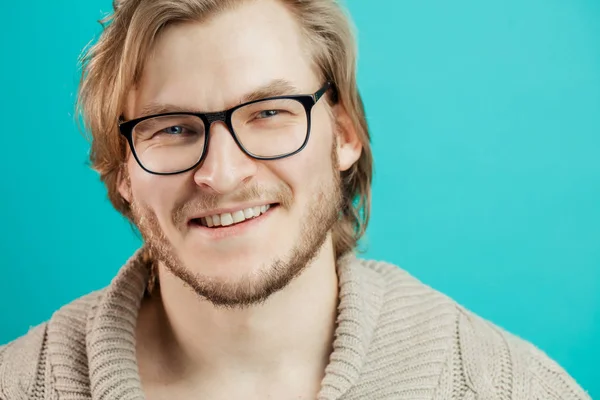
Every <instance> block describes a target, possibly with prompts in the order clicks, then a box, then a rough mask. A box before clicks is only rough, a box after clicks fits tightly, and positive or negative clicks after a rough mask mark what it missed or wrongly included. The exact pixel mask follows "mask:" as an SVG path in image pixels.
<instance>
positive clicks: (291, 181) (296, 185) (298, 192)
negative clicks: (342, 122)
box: [273, 124, 333, 197]
mask: <svg viewBox="0 0 600 400" xmlns="http://www.w3.org/2000/svg"><path fill="white" fill-rule="evenodd" d="M323 125H324V126H325V127H324V128H321V129H320V130H319V129H316V125H314V127H315V129H313V131H312V132H311V137H310V140H309V141H308V144H307V145H306V147H305V148H304V150H302V151H301V152H300V153H298V154H296V155H293V156H291V157H288V158H284V159H282V160H279V161H275V162H273V163H274V164H273V166H274V169H275V170H276V171H277V172H276V173H277V174H278V175H279V177H280V179H282V180H283V181H284V182H286V183H287V184H288V185H290V187H291V188H292V191H293V192H294V196H295V197H304V196H305V195H310V194H311V193H314V192H315V191H316V190H321V189H322V186H323V184H324V183H325V182H329V181H330V179H331V178H330V177H331V174H332V171H333V163H332V157H331V154H332V153H331V152H332V146H333V136H332V134H331V133H330V131H328V129H331V128H330V127H329V126H328V125H326V124H323Z"/></svg>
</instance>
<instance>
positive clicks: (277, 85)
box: [137, 79, 300, 118]
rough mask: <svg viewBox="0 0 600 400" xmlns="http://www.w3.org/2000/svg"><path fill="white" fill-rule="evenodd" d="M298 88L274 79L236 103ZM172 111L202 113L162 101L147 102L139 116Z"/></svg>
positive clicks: (290, 91) (289, 93)
mask: <svg viewBox="0 0 600 400" xmlns="http://www.w3.org/2000/svg"><path fill="white" fill-rule="evenodd" d="M299 93H300V92H299V90H298V88H297V87H296V86H294V85H293V84H292V83H290V82H289V81H287V80H285V79H274V80H272V81H271V82H269V83H267V84H266V85H263V86H259V87H258V88H256V89H255V90H253V91H252V92H250V93H247V94H245V95H243V96H242V97H241V98H240V99H239V101H238V103H237V105H239V104H244V103H248V102H251V101H255V100H261V99H265V98H267V97H276V96H286V95H296V94H299ZM173 112H182V113H184V112H186V113H187V112H191V113H203V112H205V111H200V110H197V109H191V108H189V107H182V106H178V105H175V104H162V103H148V104H146V105H145V106H144V107H142V110H141V113H140V115H139V117H137V118H142V117H146V116H148V115H156V114H166V113H173Z"/></svg>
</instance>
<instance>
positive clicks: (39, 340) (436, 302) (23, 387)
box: [0, 252, 590, 400]
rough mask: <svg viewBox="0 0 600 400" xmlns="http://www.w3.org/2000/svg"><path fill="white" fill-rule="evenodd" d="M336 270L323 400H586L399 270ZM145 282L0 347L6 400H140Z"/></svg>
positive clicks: (133, 275)
mask: <svg viewBox="0 0 600 400" xmlns="http://www.w3.org/2000/svg"><path fill="white" fill-rule="evenodd" d="M337 269H338V277H339V289H340V290H339V306H338V317H337V326H336V331H335V338H334V342H333V352H332V354H331V356H330V362H329V365H328V366H327V368H326V370H325V377H324V378H323V381H322V385H321V390H320V392H319V394H318V397H317V398H318V399H319V400H326V399H328V400H333V399H343V400H359V399H361V400H365V399H367V400H375V399H411V400H415V399H437V400H441V399H469V400H471V399H473V400H474V399H514V400H517V399H573V400H575V399H582V400H583V399H588V400H589V399H590V398H589V396H588V395H587V394H586V393H585V392H584V391H583V390H582V389H581V388H580V387H579V386H578V385H577V384H576V383H575V382H574V381H573V380H572V379H571V378H570V377H569V376H568V375H567V373H566V372H565V371H564V370H563V369H561V368H560V367H559V366H558V365H557V364H556V363H554V362H553V361H551V360H550V359H549V358H548V357H547V356H546V355H545V354H543V353H542V352H541V351H540V350H538V349H537V348H535V347H534V346H533V345H531V344H529V343H527V342H525V341H523V340H521V339H519V338H517V337H515V336H513V335H511V334H509V333H507V332H505V331H503V330H502V329H500V328H498V327H496V326H494V325H492V324H491V323H489V322H487V321H485V320H483V319H482V318H479V317H478V316H476V315H474V314H472V313H470V312H469V311H467V310H465V309H464V308H463V307H461V306H459V305H458V304H456V303H455V302H453V301H452V300H451V299H449V298H447V297H446V296H444V295H442V294H440V293H438V292H436V291H435V290H433V289H431V288H429V287H427V286H425V285H424V284H422V283H420V282H419V281H417V280H416V279H414V278H413V277H411V276H410V275H409V274H408V273H406V272H405V271H403V270H401V269H400V268H398V267H396V266H393V265H390V264H387V263H382V262H374V261H365V260H361V259H358V258H356V257H353V256H351V257H347V258H345V259H344V261H343V262H340V263H339V264H338V268H337ZM147 278H148V268H147V266H146V265H145V264H144V263H143V262H142V260H141V256H140V252H138V253H136V255H134V256H133V257H132V258H131V259H130V260H129V261H128V263H127V264H126V265H125V266H124V267H123V268H122V269H121V270H120V272H119V273H118V275H117V276H116V277H115V278H114V280H113V281H112V283H111V284H110V285H109V286H108V287H107V288H105V289H103V290H101V291H98V292H94V293H92V294H89V295H87V296H85V297H83V298H81V299H78V300H76V301H74V302H73V303H71V304H69V305H66V306H65V307H63V308H62V309H60V310H59V311H57V312H56V313H55V314H54V315H53V316H52V318H51V319H50V320H49V321H48V322H46V323H44V324H42V325H40V326H38V327H36V328H33V329H32V330H31V331H30V332H29V333H28V334H27V335H25V336H23V337H21V338H19V339H17V340H15V341H13V342H11V343H9V344H8V345H5V346H3V347H0V399H2V400H21V399H23V400H24V399H34V400H37V399H40V400H41V399H47V400H57V399H61V400H75V399H78V400H80V399H81V400H83V399H98V400H100V399H103V400H109V399H110V400H113V399H143V398H144V393H143V390H142V385H141V382H140V377H139V374H138V367H137V362H136V351H135V325H136V320H137V314H138V310H139V307H140V304H141V301H142V298H143V296H144V292H145V288H146V282H147Z"/></svg>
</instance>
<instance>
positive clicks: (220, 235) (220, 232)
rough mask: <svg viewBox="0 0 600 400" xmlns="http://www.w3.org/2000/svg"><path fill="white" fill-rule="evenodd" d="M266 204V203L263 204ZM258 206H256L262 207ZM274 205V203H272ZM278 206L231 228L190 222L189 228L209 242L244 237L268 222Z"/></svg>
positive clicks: (230, 226)
mask: <svg viewBox="0 0 600 400" xmlns="http://www.w3.org/2000/svg"><path fill="white" fill-rule="evenodd" d="M262 204H264V203H262ZM262 204H256V205H262ZM271 204H273V203H271ZM278 208H279V207H278V206H273V205H272V206H271V208H269V209H268V210H267V211H266V212H265V213H263V214H261V215H260V216H258V217H255V218H250V219H247V220H245V221H244V222H240V223H237V224H233V225H229V226H220V227H218V228H209V227H206V226H202V225H200V224H196V223H191V219H190V221H188V228H189V229H190V231H191V232H195V233H198V234H200V235H202V236H203V237H204V238H205V239H209V240H218V239H226V238H232V237H237V236H242V235H244V234H246V233H248V231H249V230H251V229H252V230H254V229H256V228H257V227H259V226H260V225H261V224H262V223H264V222H265V221H267V220H268V219H269V218H270V217H271V216H272V215H273V212H276V211H277V209H278ZM232 210H233V211H236V210H238V209H237V208H233V209H232ZM223 212H231V211H223ZM204 215H213V214H204Z"/></svg>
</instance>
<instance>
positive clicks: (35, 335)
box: [0, 292, 101, 400]
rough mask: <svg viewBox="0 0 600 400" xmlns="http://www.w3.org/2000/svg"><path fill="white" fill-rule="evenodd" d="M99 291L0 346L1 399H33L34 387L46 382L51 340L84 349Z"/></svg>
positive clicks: (78, 349) (79, 349)
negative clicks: (88, 323)
mask: <svg viewBox="0 0 600 400" xmlns="http://www.w3.org/2000/svg"><path fill="white" fill-rule="evenodd" d="M100 294H101V292H93V293H91V294H89V295H86V296H84V297H81V298H79V299H77V300H75V301H73V302H71V303H69V304H67V305H65V306H63V307H62V308H60V309H59V310H58V311H56V312H55V313H54V314H53V315H52V317H51V318H50V320H49V321H47V322H44V323H42V324H40V325H38V326H36V327H34V328H32V329H30V330H29V332H28V333H27V334H25V335H23V336H21V337H19V338H17V339H15V340H13V341H12V342H9V343H8V344H5V345H3V346H0V398H2V399H5V398H6V399H10V400H12V399H25V398H30V396H31V393H32V391H33V390H34V386H36V385H38V384H43V383H44V382H43V379H44V378H45V376H46V373H47V372H48V371H46V368H47V367H48V365H49V364H48V361H49V360H48V357H49V353H50V352H51V351H52V345H51V343H57V342H62V343H65V344H67V343H66V342H68V346H69V348H71V349H72V350H73V352H80V351H85V332H86V329H85V326H86V321H87V319H88V316H89V313H90V311H91V310H93V308H94V305H95V304H96V303H97V300H98V298H99V296H100ZM66 356H68V355H66Z"/></svg>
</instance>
